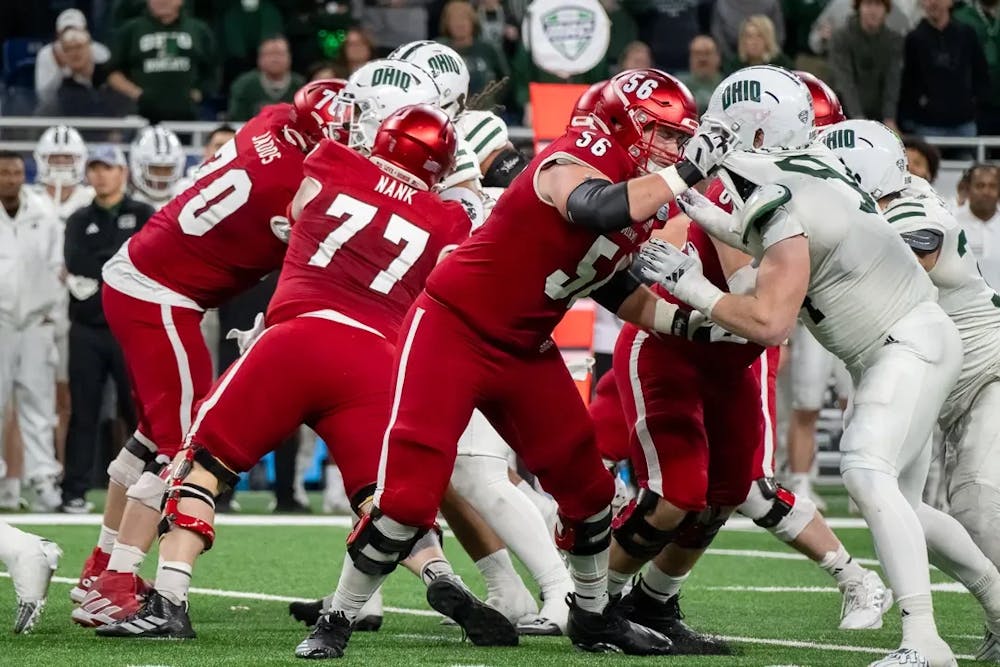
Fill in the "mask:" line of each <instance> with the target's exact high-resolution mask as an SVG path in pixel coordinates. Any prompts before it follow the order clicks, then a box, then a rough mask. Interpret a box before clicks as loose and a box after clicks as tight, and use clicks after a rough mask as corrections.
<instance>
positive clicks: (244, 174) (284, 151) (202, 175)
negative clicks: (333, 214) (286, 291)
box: [128, 104, 305, 308]
mask: <svg viewBox="0 0 1000 667" xmlns="http://www.w3.org/2000/svg"><path fill="white" fill-rule="evenodd" d="M291 111H292V106H291V105H290V104H275V105H272V106H268V107H265V108H264V109H263V110H261V112H260V113H259V114H257V116H255V117H254V118H253V119H252V120H251V121H250V122H248V123H247V124H246V125H244V126H243V127H242V128H241V129H240V131H239V132H237V133H236V137H235V138H234V139H233V140H232V141H230V142H229V143H227V144H225V145H224V146H223V147H222V148H220V149H219V151H218V152H217V153H216V154H215V156H214V157H212V159H211V160H209V161H208V162H206V163H205V164H204V165H203V166H202V167H201V168H200V169H199V170H198V172H197V173H196V175H195V178H196V180H195V182H194V183H193V184H192V185H191V187H189V188H188V189H187V190H185V191H184V192H182V193H181V194H179V195H178V196H177V197H175V198H174V199H173V200H171V201H170V203H168V204H167V205H166V206H164V207H163V208H162V209H160V210H159V211H158V212H157V213H156V214H155V215H154V216H153V217H152V218H150V219H149V222H147V223H146V224H145V225H143V227H142V229H141V230H140V231H139V233H137V234H136V235H135V236H133V237H132V239H131V240H130V241H129V245H128V254H129V257H130V258H131V260H132V263H133V264H134V265H135V267H136V268H137V269H138V270H139V271H140V272H142V273H143V274H144V275H146V276H148V277H150V278H152V279H153V280H155V281H156V282H158V283H160V284H161V285H163V286H165V287H167V288H169V289H171V290H173V291H174V292H177V293H179V294H181V295H183V296H186V297H187V298H189V299H191V300H192V301H194V302H195V303H197V304H198V305H200V306H202V307H203V308H215V307H217V306H219V305H220V304H221V303H223V302H225V301H227V300H229V299H230V298H231V297H233V296H235V295H236V294H239V293H240V292H242V291H244V290H245V289H247V288H249V287H252V286H253V285H255V284H256V283H257V282H258V281H259V280H260V279H261V278H263V277H264V276H266V275H267V274H268V273H270V272H271V271H274V270H275V269H277V268H278V267H280V266H281V258H282V257H283V256H284V254H285V248H286V246H285V243H284V242H282V241H281V240H280V239H279V238H278V237H277V236H275V234H274V232H273V231H272V230H271V219H272V218H275V217H283V216H284V215H285V209H286V208H287V207H288V203H289V202H290V201H291V200H292V197H294V196H295V193H296V191H297V190H298V188H299V184H300V183H301V182H302V161H303V159H304V157H305V156H304V155H303V154H302V151H301V150H299V149H298V148H297V147H295V146H294V145H292V144H291V143H288V142H286V141H285V139H284V136H283V134H282V128H283V127H284V126H285V125H287V124H288V116H289V113H290V112H291Z"/></svg>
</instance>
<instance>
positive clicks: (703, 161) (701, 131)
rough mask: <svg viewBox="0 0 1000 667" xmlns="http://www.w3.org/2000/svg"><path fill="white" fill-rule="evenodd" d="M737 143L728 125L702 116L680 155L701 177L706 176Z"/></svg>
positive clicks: (736, 137) (738, 139) (738, 141)
mask: <svg viewBox="0 0 1000 667" xmlns="http://www.w3.org/2000/svg"><path fill="white" fill-rule="evenodd" d="M739 144H740V138H739V137H738V136H736V134H735V133H734V132H733V131H732V130H731V129H730V128H729V126H727V125H726V124H725V123H722V122H720V121H718V120H715V119H713V118H705V117H703V118H702V119H701V124H700V125H699V126H698V129H697V131H695V133H694V136H692V137H691V138H690V139H688V140H687V142H686V143H685V144H684V151H683V153H682V155H683V158H684V159H685V160H687V161H688V162H690V163H691V164H692V165H693V166H694V167H695V169H697V170H698V171H699V172H700V173H701V175H702V177H704V178H707V177H708V175H709V174H710V173H712V172H713V171H714V170H715V168H716V167H718V166H719V165H720V164H722V161H723V160H725V159H726V156H727V155H729V154H730V153H732V152H733V151H734V150H736V147H737V146H739Z"/></svg>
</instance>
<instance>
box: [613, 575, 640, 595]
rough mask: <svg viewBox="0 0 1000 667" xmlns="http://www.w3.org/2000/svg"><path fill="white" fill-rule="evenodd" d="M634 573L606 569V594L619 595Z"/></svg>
mask: <svg viewBox="0 0 1000 667" xmlns="http://www.w3.org/2000/svg"><path fill="white" fill-rule="evenodd" d="M634 576H635V575H634V574H630V573H628V572H619V571H618V570H612V569H608V595H619V594H620V593H621V592H622V591H623V590H624V589H625V585H626V584H627V583H628V582H629V580H630V579H631V578H632V577H634Z"/></svg>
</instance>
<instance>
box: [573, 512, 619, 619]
mask: <svg viewBox="0 0 1000 667" xmlns="http://www.w3.org/2000/svg"><path fill="white" fill-rule="evenodd" d="M610 515H611V508H610V507H608V508H606V509H604V510H602V511H600V512H598V513H597V514H595V515H593V516H591V517H587V518H586V519H584V521H583V522H582V523H584V524H587V523H603V522H605V521H607V520H608V517H609V516H610ZM610 555H611V546H610V545H609V546H608V548H606V549H603V550H602V551H599V552H598V553H596V554H593V555H590V556H581V555H577V554H573V553H569V552H567V553H566V562H567V563H568V564H569V576H570V578H571V579H572V580H573V588H574V589H575V591H576V604H577V605H579V606H580V608H581V609H584V610H586V611H590V612H594V613H597V614H599V613H601V612H602V611H604V608H605V607H606V606H608V559H609V557H610Z"/></svg>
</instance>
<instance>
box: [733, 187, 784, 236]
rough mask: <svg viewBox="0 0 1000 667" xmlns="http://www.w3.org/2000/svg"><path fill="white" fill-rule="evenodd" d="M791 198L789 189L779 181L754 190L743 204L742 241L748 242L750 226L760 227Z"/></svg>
mask: <svg viewBox="0 0 1000 667" xmlns="http://www.w3.org/2000/svg"><path fill="white" fill-rule="evenodd" d="M791 199H792V192H791V190H789V189H788V188H787V187H785V186H784V185H781V184H779V183H767V184H766V185H761V186H760V187H758V188H757V189H756V190H754V191H753V194H751V195H750V196H749V197H748V198H747V201H746V204H745V205H744V206H743V211H742V217H743V243H744V244H746V243H748V242H749V237H750V230H751V229H752V228H755V227H756V228H757V229H758V230H759V229H761V228H762V227H763V226H764V225H765V224H767V222H768V220H770V219H771V216H772V215H774V212H775V211H777V210H778V209H779V208H781V207H782V206H784V205H785V204H787V203H788V202H789V201H791Z"/></svg>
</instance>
